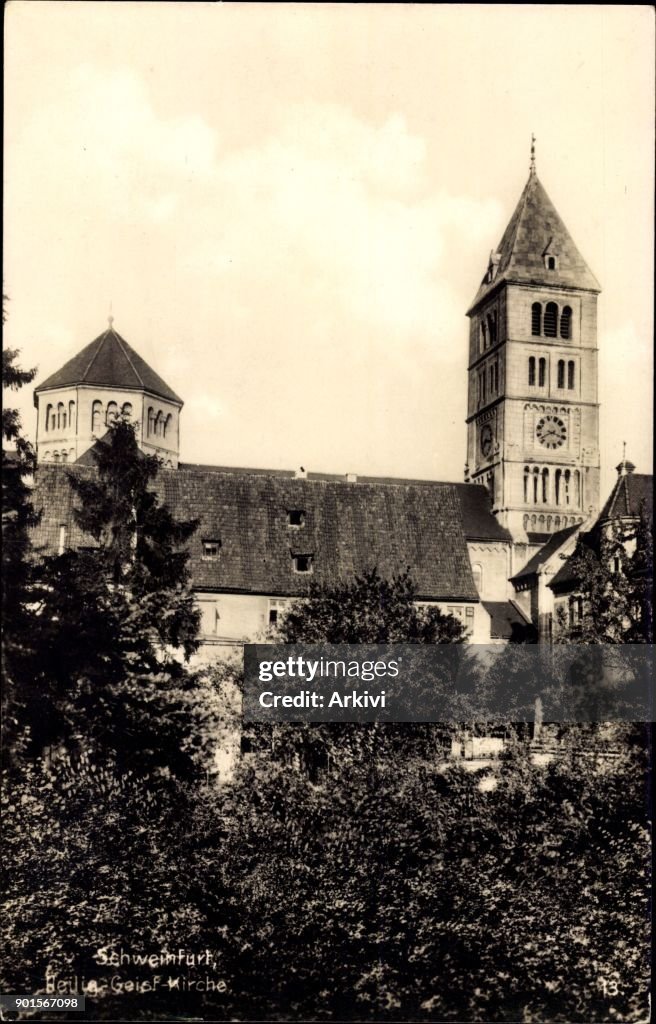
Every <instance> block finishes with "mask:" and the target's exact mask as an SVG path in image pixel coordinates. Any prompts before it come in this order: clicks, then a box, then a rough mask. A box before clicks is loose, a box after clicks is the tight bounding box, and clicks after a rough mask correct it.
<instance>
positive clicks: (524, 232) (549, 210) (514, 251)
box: [469, 160, 601, 312]
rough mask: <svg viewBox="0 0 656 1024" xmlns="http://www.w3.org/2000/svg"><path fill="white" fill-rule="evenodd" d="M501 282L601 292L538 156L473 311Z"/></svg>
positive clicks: (494, 254)
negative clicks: (551, 260)
mask: <svg viewBox="0 0 656 1024" xmlns="http://www.w3.org/2000/svg"><path fill="white" fill-rule="evenodd" d="M550 255H551V256H554V257H555V267H554V269H552V270H549V269H548V267H547V257H548V256H550ZM502 282H507V283H509V284H511V283H512V284H532V285H544V286H545V287H549V288H553V287H554V286H555V287H564V288H580V289H582V290H584V291H592V292H600V291H601V288H600V286H599V282H598V281H597V279H596V277H595V276H594V274H593V273H592V271H591V270H590V268H589V267H588V265H587V263H586V262H585V260H584V259H583V257H582V256H581V253H580V252H579V250H578V249H577V247H576V245H575V244H574V241H573V239H572V236H571V235H570V233H569V231H568V230H567V228H566V227H565V225H564V223H563V221H562V220H561V218H560V215H559V214H558V211H557V210H556V207H555V206H554V205H553V203H552V202H551V199H550V198H549V196H548V195H547V193H546V191H545V189H544V186H543V185H542V182H541V181H540V179H539V178H538V176H537V173H536V171H535V166H534V160H532V162H531V172H530V174H529V178H528V181H527V182H526V185H525V187H524V191H523V192H522V194H521V197H520V200H519V202H518V204H517V207H516V209H515V212H514V213H513V215H512V217H511V218H510V222H509V224H508V227H507V228H506V230H505V231H504V233H503V238H502V239H501V241H500V242H499V245H498V247H497V251H496V252H493V253H491V255H490V261H489V264H488V269H487V271H486V273H485V277H484V278H483V280H482V282H481V286H480V288H479V289H478V292H477V295H476V298H475V299H474V301H473V303H472V305H471V308H470V310H469V312H472V310H473V309H474V308H475V307H476V306H477V305H478V304H479V302H480V301H481V299H483V298H485V297H486V296H487V295H488V294H489V293H490V292H492V291H493V289H495V288H497V287H498V286H499V284H501V283H502Z"/></svg>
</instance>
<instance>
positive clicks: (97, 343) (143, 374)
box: [34, 327, 183, 405]
mask: <svg viewBox="0 0 656 1024" xmlns="http://www.w3.org/2000/svg"><path fill="white" fill-rule="evenodd" d="M72 384H97V385H98V386H100V387H112V388H126V389H135V388H137V389H139V390H144V391H150V392H151V393H152V394H154V395H158V396H159V397H160V398H165V399H167V400H168V401H169V402H175V403H176V404H177V405H182V404H183V403H182V399H181V398H179V397H178V396H177V395H176V393H175V391H173V390H172V389H171V388H170V387H169V386H168V384H167V383H166V382H165V381H163V380H162V378H161V377H160V376H159V374H158V373H155V371H154V370H153V369H152V368H151V367H150V366H149V365H148V363H147V362H145V360H143V359H142V358H141V356H140V355H139V353H138V352H135V350H134V349H133V348H132V347H131V346H130V345H128V343H127V341H126V340H125V339H124V338H122V337H121V336H120V334H117V332H116V331H115V330H114V328H113V327H109V328H108V329H107V330H106V331H105V332H104V333H103V334H100V335H99V336H98V337H97V338H96V339H95V340H94V341H92V342H91V343H90V344H89V345H87V346H86V347H85V348H83V349H82V351H81V352H78V354H77V355H76V356H73V358H72V359H69V360H68V362H67V363H64V365H63V366H62V368H61V370H57V371H56V373H52V374H51V375H50V376H49V377H48V378H46V380H44V381H43V383H42V384H39V386H38V387H37V388H35V392H34V394H35V396H36V395H37V394H38V393H39V392H40V391H45V390H46V389H48V388H63V387H69V386H70V385H72Z"/></svg>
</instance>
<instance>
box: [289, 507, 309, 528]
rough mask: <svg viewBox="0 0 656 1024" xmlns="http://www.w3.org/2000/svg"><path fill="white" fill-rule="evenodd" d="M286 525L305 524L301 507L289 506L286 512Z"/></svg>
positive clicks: (296, 525)
mask: <svg viewBox="0 0 656 1024" xmlns="http://www.w3.org/2000/svg"><path fill="white" fill-rule="evenodd" d="M287 525H288V526H295V527H296V528H298V527H299V526H305V512H304V510H303V509H301V508H290V509H289V510H288V512H287Z"/></svg>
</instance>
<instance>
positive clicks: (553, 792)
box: [0, 732, 649, 1022]
mask: <svg viewBox="0 0 656 1024" xmlns="http://www.w3.org/2000/svg"><path fill="white" fill-rule="evenodd" d="M585 739H586V742H585V743H583V742H582V740H583V737H582V736H581V735H579V734H578V733H576V732H573V734H572V736H571V737H570V741H569V743H568V746H567V748H566V753H565V755H564V756H563V757H561V758H560V759H558V760H557V761H554V762H553V763H552V764H551V765H549V766H547V767H546V768H538V767H535V766H534V765H533V764H532V763H531V762H530V760H529V758H528V757H527V755H526V752H525V750H524V749H523V748H521V747H519V748H517V749H511V750H509V752H508V753H507V755H506V756H505V757H504V758H503V759H502V761H501V762H500V764H499V767H498V769H497V770H496V771H495V772H494V774H493V775H486V776H483V777H481V776H477V775H472V774H470V773H467V772H463V771H462V770H460V769H458V768H455V767H453V768H450V769H446V770H444V769H442V770H438V769H437V768H436V766H435V765H433V766H432V768H431V769H430V770H427V769H426V767H425V766H423V765H422V764H421V763H420V762H419V761H417V760H416V759H413V758H412V757H407V756H406V757H405V758H404V756H403V754H402V752H401V751H400V750H399V751H397V754H396V756H395V757H394V758H391V757H390V758H389V759H388V761H387V766H386V767H385V768H383V767H382V766H379V768H378V769H377V770H376V772H375V773H373V774H372V773H371V771H370V770H369V768H368V767H367V766H366V765H365V763H364V762H362V763H361V764H360V766H359V767H358V766H354V765H352V764H351V765H350V766H348V768H345V769H344V770H343V771H340V770H339V769H336V770H335V771H334V772H333V773H332V774H331V775H330V776H329V777H328V778H327V779H326V780H325V783H324V785H322V786H314V785H312V784H311V783H310V782H309V781H308V779H307V776H306V775H305V774H304V773H303V772H299V771H295V770H293V769H290V767H289V766H283V765H281V764H279V763H276V762H262V761H261V760H259V759H257V758H254V759H247V761H246V763H245V764H244V765H243V766H242V768H241V769H240V771H239V773H238V776H237V778H236V779H235V781H234V783H233V785H232V786H231V787H229V788H228V789H222V790H218V791H217V790H216V789H215V788H212V789H209V788H201V789H194V790H185V789H181V788H180V787H179V786H178V785H176V786H173V785H171V784H167V785H166V786H164V785H162V786H159V787H154V786H150V787H149V788H148V789H144V788H143V787H142V786H141V785H140V784H139V783H138V782H137V783H135V782H133V781H132V780H131V779H130V778H125V776H122V777H118V776H117V775H116V773H114V772H113V771H111V770H109V769H107V768H106V769H104V770H103V771H96V772H94V771H92V768H91V766H90V765H89V764H86V763H82V764H80V763H77V764H76V765H71V766H70V767H69V768H66V770H64V769H65V767H66V766H65V764H64V763H63V762H60V763H59V765H58V768H57V771H56V772H55V771H54V769H53V770H51V771H50V772H45V771H43V770H41V769H38V768H34V769H32V770H30V771H28V772H26V773H25V775H24V777H23V779H22V781H21V783H20V785H19V786H17V787H14V788H13V791H12V793H11V796H10V797H9V798H8V799H7V800H6V802H7V803H9V806H5V814H6V816H10V820H11V823H12V828H11V832H10V833H9V837H8V842H7V844H6V848H5V859H6V866H7V869H8V881H9V902H8V906H7V912H6V913H5V916H4V919H3V929H4V939H5V945H6V948H9V949H11V950H12V956H11V958H10V966H9V967H8V969H7V970H6V972H5V975H4V977H2V978H1V979H0V981H1V983H2V986H3V988H4V990H5V991H33V992H34V991H39V990H43V988H44V987H45V977H46V973H48V975H49V977H50V978H51V979H53V978H55V977H56V978H57V979H59V980H60V981H65V980H66V979H71V978H74V977H77V978H78V979H82V978H84V979H86V983H87V984H88V983H89V982H90V981H92V980H93V979H95V980H96V981H97V982H98V984H99V985H102V984H103V981H105V982H107V984H108V990H107V991H106V992H103V994H102V996H101V997H100V998H96V997H94V996H93V992H92V991H91V992H90V993H89V992H88V994H89V995H90V996H91V998H90V1001H89V1002H88V1003H87V1014H86V1016H87V1017H89V1018H91V1019H97V1018H101V1019H119V1020H148V1019H151V1020H155V1019H163V1018H166V1019H168V1018H170V1017H171V1016H181V1017H201V1018H204V1019H213V1020H229V1019H264V1020H272V1019H292V1020H298V1019H312V1020H317V1019H318V1020H322V1019H325V1020H331V1019H334V1020H363V1021H364V1020H371V1021H380V1020H426V1021H429V1020H454V1021H456V1020H459V1021H460V1020H471V1021H476V1020H479V1021H497V1020H498V1021H504V1020H522V1021H527V1022H528V1021H545V1022H547V1021H548V1022H554V1021H563V1022H565V1021H581V1022H584V1021H586V1022H587V1021H589V1020H596V1021H617V1020H623V1021H631V1020H634V1021H637V1020H640V1019H644V1016H645V1011H646V990H647V964H646V962H645V960H646V949H647V931H648V916H647V898H648V879H647V867H648V853H649V838H648V834H647V830H646V827H645V807H644V792H645V790H644V785H645V771H646V768H647V763H646V748H645V745H644V737H641V736H640V735H638V734H636V735H634V736H633V737H623V738H622V743H621V744H619V746H618V745H617V743H616V744H614V745H612V749H613V750H614V754H613V756H612V757H611V756H609V755H610V749H611V748H609V749H607V750H606V751H605V752H602V751H597V750H595V746H594V743H592V742H591V741H590V736H587V737H586V738H585ZM615 739H616V740H617V739H619V737H615ZM602 753H603V756H602ZM179 949H183V950H185V951H186V952H187V953H190V952H194V953H196V954H198V953H200V952H201V951H203V950H205V949H207V950H210V951H211V953H212V965H211V968H210V969H206V967H205V965H200V966H199V965H196V966H187V965H186V964H183V965H182V966H176V967H174V968H172V967H168V968H163V969H162V968H160V967H149V966H147V965H146V966H135V965H134V964H119V965H117V966H114V967H111V968H108V967H106V966H104V964H103V963H102V960H101V959H100V954H99V951H101V950H104V951H105V952H106V953H107V952H109V953H111V952H115V953H116V954H117V955H118V954H119V953H120V952H121V950H122V951H124V952H126V953H128V954H130V955H132V954H135V953H136V954H142V955H143V954H156V955H159V954H160V953H165V952H170V953H177V951H178V950H179ZM156 975H160V976H161V979H163V980H162V981H161V982H160V986H159V987H158V989H157V991H155V992H146V993H144V992H134V991H133V992H130V991H129V990H128V989H126V987H125V983H126V982H127V981H131V982H133V983H134V982H135V981H140V982H142V983H143V982H144V981H149V980H150V981H152V978H153V976H156ZM169 977H171V978H172V979H173V981H174V982H175V979H176V978H181V979H182V980H183V981H185V982H189V981H194V980H199V979H200V980H201V982H202V981H203V980H204V979H205V978H206V977H209V978H210V980H212V981H213V982H214V983H215V984H216V983H217V982H220V981H222V982H223V983H224V987H225V991H219V990H217V989H214V990H210V991H209V992H205V993H201V992H196V991H193V990H191V991H185V990H184V989H183V988H180V987H178V988H174V989H173V990H168V988H167V979H168V978H169ZM112 978H113V979H114V981H113V982H112V980H111V979H112ZM121 986H123V991H117V990H118V989H120V988H121ZM112 989H114V991H112Z"/></svg>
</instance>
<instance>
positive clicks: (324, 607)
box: [275, 569, 465, 644]
mask: <svg viewBox="0 0 656 1024" xmlns="http://www.w3.org/2000/svg"><path fill="white" fill-rule="evenodd" d="M416 594H417V591H416V587H415V586H414V584H413V582H412V579H411V578H410V575H409V573H407V572H405V573H402V574H401V575H399V576H395V577H393V578H392V579H391V580H385V579H383V578H382V577H381V576H380V575H379V574H378V570H377V569H371V570H369V571H368V572H365V573H363V574H362V575H361V576H356V577H355V579H354V580H353V581H352V582H345V581H341V582H338V583H335V584H333V585H328V586H321V585H320V584H317V583H313V586H312V587H311V589H310V594H309V597H308V598H307V600H305V599H303V600H299V601H295V602H293V603H292V605H291V607H290V608H289V610H288V611H287V613H286V614H285V616H284V617H283V619H282V622H281V624H280V627H279V629H278V630H277V631H276V636H275V639H276V640H278V641H280V642H281V643H286V644H298V643H327V644H395V643H405V644H453V643H463V642H464V640H465V629H464V627H463V625H462V623H460V622H459V621H458V620H457V619H456V618H454V616H453V615H445V614H444V613H443V612H441V611H440V609H439V608H438V607H436V606H419V605H417V603H416Z"/></svg>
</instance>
